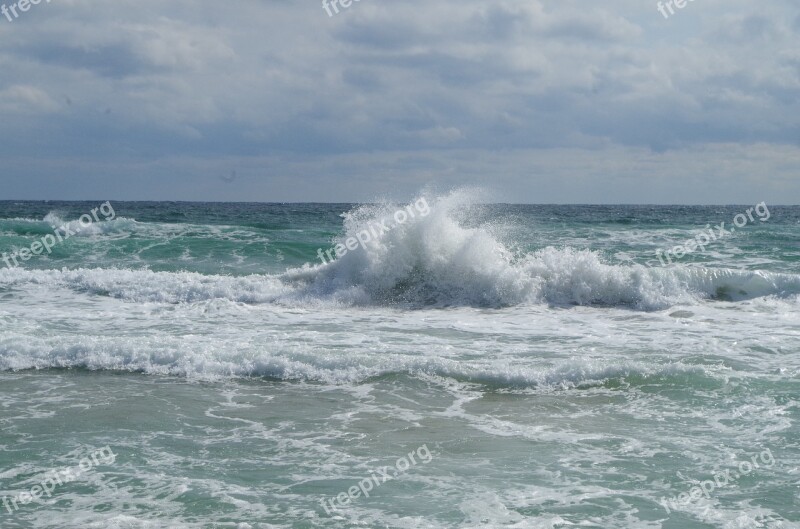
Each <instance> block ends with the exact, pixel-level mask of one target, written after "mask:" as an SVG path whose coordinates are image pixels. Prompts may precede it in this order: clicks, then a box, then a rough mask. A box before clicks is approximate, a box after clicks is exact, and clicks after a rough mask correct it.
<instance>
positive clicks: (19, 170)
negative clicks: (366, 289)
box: [0, 0, 800, 202]
mask: <svg viewBox="0 0 800 529" xmlns="http://www.w3.org/2000/svg"><path fill="white" fill-rule="evenodd" d="M0 22H1V21H0ZM799 28H800V16H798V13H797V9H796V8H795V7H793V6H792V5H791V4H790V3H789V2H782V1H780V2H775V3H771V4H769V5H758V6H755V5H753V4H752V3H749V2H745V1H744V0H730V1H726V2H722V1H721V0H706V1H704V2H702V3H701V2H694V3H690V4H688V5H687V7H686V8H684V9H683V10H680V11H679V12H677V13H676V14H675V15H674V16H673V17H671V18H669V19H666V20H665V19H664V18H663V17H662V16H661V15H660V14H659V12H658V11H657V9H656V6H655V3H653V4H652V5H650V4H648V3H645V4H642V3H641V2H638V1H633V0H621V1H620V2H615V3H613V4H597V3H593V4H591V5H590V6H587V5H586V3H585V2H582V1H579V0H563V1H561V2H558V3H551V2H542V1H537V0H531V1H529V2H525V3H520V2H517V1H512V0H498V1H496V2H491V3H489V2H479V1H477V0H458V1H456V0H442V1H441V2H426V1H423V0H408V1H405V2H396V3H388V2H384V1H380V0H362V1H360V2H358V3H353V4H352V5H351V7H350V8H348V9H346V10H341V12H340V13H339V14H338V15H335V16H333V17H329V16H328V15H327V14H326V12H325V11H324V9H322V7H321V5H319V4H314V3H313V2H312V3H310V4H295V3H292V2H283V1H271V2H263V3H252V2H247V1H245V0H232V1H231V2H229V3H227V4H225V7H224V9H223V8H222V7H220V6H219V5H218V4H216V3H212V2H210V1H207V0H173V1H171V2H166V3H165V2H160V1H156V0H136V1H133V0H117V1H115V2H114V4H113V6H112V5H110V4H109V5H105V4H97V3H95V2H89V1H88V0H63V1H62V2H59V3H51V4H47V5H44V4H42V5H39V6H38V8H37V9H36V10H30V11H29V12H27V13H25V14H24V16H23V17H20V18H19V19H18V20H15V21H14V22H13V23H5V24H0V40H2V43H3V46H2V47H0V50H2V51H0V67H1V68H2V69H3V71H4V75H3V76H2V78H0V95H2V99H0V110H1V111H2V112H3V117H4V119H3V120H0V133H2V134H3V136H4V137H9V136H11V137H13V138H12V139H11V140H9V141H7V142H3V143H0V156H3V157H4V160H6V162H5V163H6V167H5V168H4V173H5V176H4V179H6V180H7V181H8V185H7V186H6V189H8V190H9V191H8V192H9V193H12V196H14V197H15V198H16V197H18V198H25V197H28V198H35V197H36V196H39V195H38V194H39V193H40V192H41V189H42V188H43V186H44V182H47V181H50V179H51V178H53V176H54V174H55V173H56V172H58V171H59V169H58V168H59V167H67V168H69V171H70V174H72V175H80V174H85V173H91V172H92V170H91V169H90V167H89V166H90V165H91V164H92V163H96V164H97V165H98V166H103V167H104V168H105V169H107V172H106V173H105V176H104V177H103V178H105V179H106V180H107V181H108V182H109V186H110V188H115V189H120V190H121V191H120V192H125V193H128V192H130V193H135V194H137V196H141V197H145V198H181V197H187V196H189V195H191V196H195V195H196V194H197V192H198V188H197V186H196V185H195V178H204V176H203V175H205V173H206V171H205V170H204V169H203V167H205V166H209V167H212V166H213V167H214V168H215V170H216V171H217V173H215V174H220V171H221V173H222V174H228V173H230V172H231V171H233V170H237V171H239V174H241V175H243V177H242V178H237V180H236V182H235V183H234V184H230V185H226V186H225V187H224V192H225V193H226V195H225V196H227V197H229V198H231V199H234V198H239V199H263V200H272V199H276V197H278V198H282V197H289V196H291V197H292V198H293V199H296V200H302V199H306V200H325V199H327V198H328V197H331V196H337V200H348V197H347V196H341V195H342V193H343V192H345V191H346V192H348V193H351V194H352V199H355V198H368V197H367V196H366V195H370V194H372V195H379V194H384V193H388V192H392V191H395V190H398V189H400V188H402V189H407V188H409V187H413V186H415V185H420V184H421V183H423V181H424V183H427V182H447V183H448V185H449V184H450V183H454V182H455V183H457V181H458V180H459V178H462V179H464V180H465V181H466V180H469V179H471V178H472V174H473V171H471V170H469V169H468V168H465V167H464V164H463V163H461V162H458V160H455V159H454V158H453V155H454V153H455V152H458V153H461V154H460V155H461V156H464V155H465V153H471V154H472V155H474V156H472V155H471V156H469V157H468V158H469V159H475V160H482V159H495V157H496V156H497V155H498V154H497V153H505V154H504V155H503V156H502V158H503V159H506V160H509V162H508V163H506V162H504V163H502V164H496V165H495V166H494V167H495V169H492V166H486V167H484V166H483V165H481V167H482V170H485V171H488V172H489V173H491V172H492V171H493V170H494V171H497V172H499V171H503V175H500V174H487V175H484V176H486V177H491V179H492V180H495V181H499V180H502V181H504V182H505V185H508V186H510V187H513V188H514V189H518V190H519V192H518V193H515V196H516V197H518V199H520V200H529V201H530V200H533V201H536V200H537V197H538V196H540V192H539V190H535V189H534V188H533V187H531V189H529V190H528V192H525V189H526V186H528V185H532V184H531V180H530V178H529V175H530V172H529V171H528V169H529V167H530V164H531V163H534V162H533V161H535V160H537V159H539V158H541V159H547V160H552V158H551V156H552V154H553V153H554V152H559V153H562V154H563V155H564V156H569V157H570V160H572V159H586V160H603V161H604V164H603V167H607V168H608V171H592V172H591V179H592V180H591V181H592V182H594V183H596V187H597V189H598V192H597V193H593V194H592V195H591V196H592V197H594V200H597V201H611V202H614V201H616V200H617V198H618V197H626V200H631V201H638V202H659V201H660V200H659V199H658V198H659V197H654V196H652V193H653V188H652V187H651V186H640V187H636V188H635V189H636V193H635V194H631V187H630V185H629V182H627V181H625V182H624V183H623V180H621V179H620V178H618V175H615V174H614V173H613V167H627V166H629V165H630V164H631V163H633V162H632V161H631V160H630V159H628V158H627V157H628V156H632V155H633V154H632V153H646V152H649V153H651V157H649V158H647V162H646V163H645V162H641V163H642V164H643V165H642V167H645V168H647V169H648V170H655V169H654V168H657V172H663V171H666V172H669V173H671V174H673V175H675V177H676V178H680V177H682V176H684V177H687V178H688V176H687V175H692V177H693V178H694V177H696V176H697V174H698V172H697V167H698V165H697V160H698V159H700V158H702V156H703V153H706V154H707V156H708V159H709V160H716V161H718V162H719V161H724V160H725V156H727V155H726V154H722V153H723V152H732V151H735V152H736V153H737V156H743V155H742V149H744V150H746V149H748V148H753V149H756V148H757V149H758V150H759V152H761V153H763V156H764V158H763V160H764V163H765V164H766V165H768V166H769V167H772V168H774V170H775V171H776V174H775V175H774V177H775V178H783V177H784V176H785V175H788V174H792V173H793V172H794V173H796V171H797V169H798V168H797V167H795V166H793V165H792V162H788V163H787V162H786V161H785V160H783V162H782V161H781V158H780V157H786V156H788V154H787V153H789V152H793V151H792V149H794V148H796V147H797V146H798V138H800V136H798V132H800V112H799V111H800V108H798V106H799V105H800V103H799V102H800V55H798V53H797V51H796V50H797V49H800V48H798V44H800V29H799ZM34 139H35V141H34ZM720 146H725V148H724V149H721V147H720ZM756 146H759V147H756ZM765 146H769V147H770V148H766V147H765ZM581 153H583V154H581ZM673 154H674V156H673ZM770 155H771V156H775V157H777V158H775V159H769V156H770ZM70 156H74V158H71V157H70ZM48 158H49V159H51V160H52V161H53V163H52V167H53V169H48V167H50V164H49V162H48ZM636 159H637V160H640V161H641V160H642V158H641V156H640V154H636ZM788 159H789V160H795V158H794V156H793V155H792V156H789V157H788ZM167 160H169V163H166V161H167ZM299 160H308V161H309V163H308V164H306V165H304V164H303V163H300V162H299ZM344 160H347V162H346V163H345V162H344ZM398 160H413V161H414V163H412V164H410V165H408V166H407V167H406V166H404V165H403V164H402V163H400V162H398ZM311 161H313V163H311ZM421 161H422V162H421ZM568 161H569V160H565V166H570V167H573V169H574V170H576V171H577V170H586V169H585V168H584V167H583V166H578V165H574V164H570V163H566V162H568ZM606 161H607V162H608V163H607V164H606V163H605V162H606ZM256 162H260V163H265V164H267V165H266V166H265V167H264V169H263V170H262V171H258V170H256V168H255V167H254V165H253V164H254V163H256ZM420 163H427V164H429V166H428V167H427V168H420V167H419V164H420ZM666 163H669V164H670V165H669V166H668V167H660V166H658V164H666ZM82 164H83V165H82ZM106 164H108V165H106ZM226 164H235V165H237V167H226ZM34 167H35V169H34ZM92 167H94V166H92ZM240 167H248V168H250V170H251V175H252V176H251V177H249V178H248V177H244V175H245V174H246V173H243V172H242V171H241V170H240ZM300 167H303V171H308V172H303V171H299V169H298V168H300ZM376 167H383V168H384V170H385V171H389V170H390V171H391V173H392V176H391V178H389V177H388V176H387V174H386V172H384V173H381V172H380V171H376V170H375V168H376ZM404 167H405V168H406V169H407V171H408V172H407V174H405V175H404V174H403V172H402V169H403V168H404ZM133 168H136V169H137V170H142V171H144V170H146V171H150V172H151V175H152V181H153V182H154V183H153V184H146V185H143V186H137V187H136V188H134V189H128V188H127V187H126V186H125V184H124V183H119V182H117V179H122V178H123V176H121V175H122V174H127V175H128V176H126V177H125V178H129V177H130V174H131V170H132V169H133ZM50 171H53V173H52V174H51V172H50ZM162 172H163V173H162ZM312 172H316V173H313V174H312ZM558 172H559V174H560V173H562V171H558ZM633 172H635V171H633ZM167 174H168V175H170V178H169V179H167V180H165V179H164V176H165V175H167ZM459 174H460V175H462V176H459ZM288 175H291V176H288ZM509 175H515V176H513V177H512V176H509ZM714 175H715V176H714V178H717V179H724V181H725V185H726V186H733V187H732V189H733V190H734V191H732V193H738V196H741V197H742V198H741V199H739V201H742V200H743V199H744V198H745V197H749V196H750V195H751V194H752V189H751V188H750V187H749V186H751V185H754V184H752V182H751V180H750V179H748V180H746V181H745V180H743V181H741V183H740V184H736V183H731V182H730V181H729V179H727V178H724V175H721V174H717V172H714ZM98 178H99V177H98ZM285 178H289V180H285ZM404 178H407V180H408V183H409V185H408V186H405V185H402V186H398V184H397V182H398V180H403V179H404ZM513 178H516V179H517V180H513ZM586 178H589V177H588V176H586V175H574V176H573V177H572V178H562V179H561V182H567V181H581V182H583V183H582V184H581V185H582V186H584V188H594V187H595V185H594V184H591V185H589V184H587V183H586V181H585V179H586ZM765 178H766V176H765ZM302 179H307V180H308V181H310V182H314V183H315V184H314V185H309V186H300V187H295V189H293V190H291V191H290V190H281V189H280V186H279V185H278V183H286V182H293V183H294V184H295V185H296V184H297V182H298V180H302ZM509 179H512V180H509ZM147 181H149V180H147ZM111 183H113V185H111ZM222 184H226V183H225V182H220V180H219V178H216V177H215V178H214V179H213V180H212V181H211V182H210V183H209V186H210V187H208V188H207V189H206V188H202V187H201V189H204V190H205V191H204V192H205V193H207V196H205V195H204V196H205V198H206V199H213V198H215V197H216V195H215V192H216V191H217V188H215V187H214V186H218V185H222ZM76 185H77V187H76V188H75V193H76V194H77V197H82V196H89V195H92V193H93V189H94V188H92V187H86V188H83V187H81V185H83V184H80V185H78V184H76ZM623 185H625V186H627V187H622V186H623ZM756 185H757V184H756ZM762 185H763V183H762ZM782 185H784V188H782V192H783V196H784V197H791V199H792V200H794V201H797V200H798V199H800V183H798V184H794V185H792V184H782ZM553 186H556V187H552V189H551V191H550V194H549V195H548V196H550V197H559V200H562V199H563V200H566V201H577V200H578V197H579V196H581V192H580V191H578V190H576V189H574V188H570V187H569V186H568V185H567V184H566V183H564V189H558V188H557V184H556V183H554V184H553ZM787 186H788V187H787ZM717 187H718V186H717ZM712 188H713V186H711V188H709V189H708V190H706V191H703V193H705V194H703V195H702V199H700V201H705V202H715V201H717V199H718V195H715V194H714V192H713V191H712ZM298 189H305V190H306V191H307V192H308V196H305V197H304V196H299V195H298V193H297V192H296V191H297V190H298ZM123 190H124V191H123ZM265 190H269V191H265ZM237 193H238V194H237ZM260 193H261V194H260ZM267 195H269V196H267ZM356 195H358V197H356ZM570 196H573V197H575V198H573V199H570V198H569V197H570ZM48 198H59V197H57V196H56V197H54V196H49V197H48ZM116 198H126V197H125V196H120V197H116ZM550 200H551V201H552V200H553V199H552V198H551V199H550ZM687 200H688V199H687ZM748 200H749V198H748Z"/></svg>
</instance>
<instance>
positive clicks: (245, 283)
mask: <svg viewBox="0 0 800 529" xmlns="http://www.w3.org/2000/svg"><path fill="white" fill-rule="evenodd" d="M428 202H429V203H430V204H431V212H430V214H429V215H427V216H425V217H421V216H418V217H416V218H413V219H410V220H409V221H408V222H406V223H404V224H401V225H398V226H397V227H395V228H394V229H392V230H391V231H388V232H385V233H381V234H379V235H378V236H377V237H374V238H372V240H370V241H369V242H367V243H366V244H365V245H364V246H363V247H357V248H356V250H353V251H350V252H348V253H347V254H346V255H344V256H343V257H341V258H340V259H337V260H336V261H333V262H330V263H328V264H324V265H322V264H320V265H316V266H313V265H305V266H304V267H302V268H294V269H290V270H287V271H286V272H284V273H283V274H278V275H250V276H245V277H231V276H219V275H203V274H198V273H190V272H151V271H147V270H122V269H116V268H95V269H77V270H66V269H64V270H23V269H15V270H7V269H3V270H0V288H3V287H4V286H5V287H8V286H10V285H16V286H21V285H23V284H25V283H31V284H37V285H49V286H51V287H57V288H66V289H71V290H74V291H79V292H87V293H91V294H96V295H106V296H111V297H114V298H118V299H122V300H125V301H130V302H163V303H192V302H199V301H205V300H212V299H227V300H230V301H235V302H243V303H277V304H284V305H291V306H309V307H313V306H319V305H327V304H335V305H339V306H396V307H398V308H419V307H453V306H474V307H498V308H499V307H510V306H516V305H524V304H542V303H545V304H553V305H561V306H566V305H595V306H610V307H617V306H619V307H628V308H633V309H637V310H661V309H666V308H669V307H670V306H673V305H676V304H695V303H699V302H702V300H705V299H712V300H723V301H741V300H747V299H753V298H758V297H764V296H778V297H782V298H796V297H797V295H798V294H800V276H798V275H794V274H780V273H772V272H759V271H741V270H725V269H718V268H702V267H686V266H674V267H669V268H646V267H644V266H640V265H611V264H606V263H604V262H603V259H602V257H601V256H600V255H599V254H597V253H595V252H592V251H589V250H578V249H573V248H554V247H547V248H544V249H541V250H539V251H535V252H532V253H527V254H515V253H514V252H512V251H511V250H510V249H509V248H508V247H507V246H506V245H504V244H503V243H501V242H500V240H499V239H498V237H496V236H495V235H494V234H493V232H494V231H495V230H494V227H493V226H490V225H487V226H481V227H475V228H466V227H464V226H463V225H462V223H460V222H459V220H458V219H457V217H458V215H457V212H463V211H465V209H466V208H468V207H469V206H470V203H471V196H470V194H469V193H467V192H454V193H451V194H449V195H446V196H443V197H438V198H435V199H428ZM396 209H397V206H395V205H391V204H380V205H371V206H362V207H359V208H357V209H355V210H354V211H352V212H350V213H349V214H347V215H345V223H344V227H345V230H344V233H343V235H342V236H341V239H340V240H341V241H344V240H346V239H347V238H348V237H355V236H356V234H357V233H358V232H359V231H360V230H362V229H364V228H365V227H366V226H369V225H374V224H377V223H380V221H381V220H384V219H385V218H387V217H390V216H391V215H392V213H393V212H394V211H395V210H396ZM118 221H126V222H135V221H127V219H122V218H120V219H117V221H115V222H118ZM103 229H109V230H110V229H114V230H118V229H119V227H115V228H112V227H111V226H109V227H108V228H103ZM792 301H794V299H792Z"/></svg>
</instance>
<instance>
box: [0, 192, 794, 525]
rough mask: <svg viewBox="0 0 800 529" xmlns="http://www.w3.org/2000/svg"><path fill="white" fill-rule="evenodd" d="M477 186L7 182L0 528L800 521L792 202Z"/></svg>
mask: <svg viewBox="0 0 800 529" xmlns="http://www.w3.org/2000/svg"><path fill="white" fill-rule="evenodd" d="M484 196H485V195H484V194H483V193H481V192H480V191H469V190H458V191H454V192H451V193H445V194H438V195H437V194H433V193H423V194H420V196H418V197H413V198H412V199H411V200H409V201H408V203H403V204H395V203H390V202H381V203H374V204H365V205H358V204H260V203H259V204H256V203H182V202H115V201H110V202H105V199H100V200H94V201H86V202H41V201H37V202H26V201H5V202H0V253H3V259H8V261H7V262H0V402H1V403H2V406H0V447H2V450H0V501H2V504H0V527H2V529H16V528H39V529H45V528H53V529H55V528H58V529H63V528H72V527H75V528H97V529H106V528H119V529H150V528H176V529H189V528H192V529H195V528H196V529H201V528H203V529H212V528H213V529H222V528H230V529H266V528H269V529H273V528H304V529H312V528H404V529H410V528H434V529H438V528H568V527H580V528H603V529H608V528H636V529H639V528H642V529H645V528H646V529H654V528H664V529H669V528H675V529H693V528H698V529H699V528H796V527H800V498H798V494H799V493H800V427H798V424H799V423H798V421H799V420H800V401H799V400H798V399H800V384H799V383H798V377H799V376H800V355H798V352H799V349H800V346H799V345H798V344H800V341H799V340H798V337H800V310H799V309H800V207H781V206H777V205H771V204H765V203H762V202H760V200H755V199H754V202H753V204H744V205H736V206H702V207H701V206H697V207H691V206H565V205H510V204H484V203H482V200H481V199H482V198H483V197H484ZM87 219H88V220H87ZM742 219H744V220H742ZM722 223H724V224H722ZM691 241H694V242H691ZM337 254H338V257H337ZM15 259H16V264H15V261H14V260H15ZM9 265H10V266H9ZM111 454H113V455H111Z"/></svg>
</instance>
